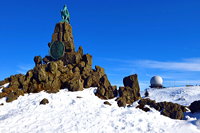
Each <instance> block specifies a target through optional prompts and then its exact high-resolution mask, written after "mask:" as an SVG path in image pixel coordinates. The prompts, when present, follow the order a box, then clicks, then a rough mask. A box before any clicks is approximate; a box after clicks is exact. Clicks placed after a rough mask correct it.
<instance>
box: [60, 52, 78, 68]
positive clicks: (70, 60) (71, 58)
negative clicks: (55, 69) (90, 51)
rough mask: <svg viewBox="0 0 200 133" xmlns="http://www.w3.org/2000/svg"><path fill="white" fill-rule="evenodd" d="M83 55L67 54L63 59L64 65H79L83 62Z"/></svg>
mask: <svg viewBox="0 0 200 133" xmlns="http://www.w3.org/2000/svg"><path fill="white" fill-rule="evenodd" d="M81 59H82V57H81V55H80V54H79V53H76V52H70V53H65V55H64V57H63V59H62V60H63V62H64V65H68V64H79V63H80V62H81Z"/></svg>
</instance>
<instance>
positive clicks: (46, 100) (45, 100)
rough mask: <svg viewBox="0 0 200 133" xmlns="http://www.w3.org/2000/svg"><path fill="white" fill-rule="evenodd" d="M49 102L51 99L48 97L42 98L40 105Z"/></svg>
mask: <svg viewBox="0 0 200 133" xmlns="http://www.w3.org/2000/svg"><path fill="white" fill-rule="evenodd" d="M48 103H49V100H48V99H46V98H44V99H42V101H41V102H40V105H41V104H42V105H45V104H48Z"/></svg>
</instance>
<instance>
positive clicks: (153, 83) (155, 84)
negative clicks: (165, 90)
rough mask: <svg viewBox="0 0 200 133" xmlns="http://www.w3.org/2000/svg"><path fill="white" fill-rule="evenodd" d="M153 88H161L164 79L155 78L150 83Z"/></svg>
mask: <svg viewBox="0 0 200 133" xmlns="http://www.w3.org/2000/svg"><path fill="white" fill-rule="evenodd" d="M150 83H151V85H153V86H160V85H162V84H163V79H162V77H160V76H153V77H152V78H151V81H150Z"/></svg>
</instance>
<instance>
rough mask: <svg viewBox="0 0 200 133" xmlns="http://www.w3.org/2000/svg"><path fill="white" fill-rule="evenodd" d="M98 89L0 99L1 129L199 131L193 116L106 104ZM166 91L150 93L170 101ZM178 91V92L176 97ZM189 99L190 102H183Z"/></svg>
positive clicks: (31, 132) (111, 132)
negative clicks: (8, 100) (178, 116)
mask: <svg viewBox="0 0 200 133" xmlns="http://www.w3.org/2000/svg"><path fill="white" fill-rule="evenodd" d="M95 90H96V88H90V89H85V90H84V91H79V92H69V91H68V90H67V89H64V90H61V91H60V92H58V93H56V94H48V93H45V92H40V93H37V94H26V95H25V96H20V97H19V99H18V100H15V101H13V102H12V103H6V102H5V98H3V99H0V103H4V105H3V106H0V132H1V133H3V132H6V133H11V132H14V133H15V132H16V133H19V132H29V133H35V132H38V133H44V132H45V133H46V132H48V133H53V132H54V133H55V132H59V133H60V132H70V133H71V132H72V133H73V132H80V133H84V132H87V133H96V132H97V133H114V132H115V133H118V132H123V133H129V132H134V133H148V132H149V133H175V132H176V133H183V132H188V133H198V132H199V133H200V129H198V126H199V124H198V123H199V122H198V120H196V119H195V118H191V117H192V116H188V117H187V118H186V120H173V119H170V118H168V117H165V116H162V115H160V113H159V112H158V111H156V110H154V109H151V111H150V112H147V113H146V112H144V111H142V110H140V109H136V108H135V106H137V103H134V104H133V105H132V106H131V107H126V108H119V107H118V106H117V103H116V101H114V99H113V100H108V101H109V102H110V103H111V104H112V105H111V106H109V105H105V104H104V100H101V99H99V98H98V97H96V96H95V95H94V91H95ZM175 90H179V89H178V88H176V89H175ZM180 90H181V88H180ZM163 91H164V90H162V91H161V90H151V91H150V97H151V98H152V99H158V100H160V101H162V98H163V100H168V101H170V100H171V99H168V98H172V97H170V96H163V97H161V96H160V97H158V95H161V94H162V93H164V92H163ZM168 91H169V93H172V92H173V90H172V88H171V90H170V89H169V90H167V89H166V92H168ZM159 92H160V93H159ZM196 93H197V92H196ZM198 93H199V94H200V91H198ZM172 94H173V93H172ZM178 94H179V93H175V96H174V97H176V95H178ZM166 95H167V94H166ZM170 95H171V94H170ZM188 95H190V93H188ZM184 96H185V95H184ZM186 96H187V95H186ZM188 97H189V96H188ZM43 98H47V99H48V100H49V104H47V105H39V103H40V101H41V100H42V99H43ZM186 100H187V98H186ZM186 103H187V104H188V103H189V102H185V103H183V104H186ZM194 117H195V116H194Z"/></svg>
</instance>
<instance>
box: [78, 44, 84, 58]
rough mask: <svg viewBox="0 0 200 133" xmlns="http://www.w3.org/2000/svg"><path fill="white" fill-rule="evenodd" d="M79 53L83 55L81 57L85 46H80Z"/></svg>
mask: <svg viewBox="0 0 200 133" xmlns="http://www.w3.org/2000/svg"><path fill="white" fill-rule="evenodd" d="M78 53H79V54H80V55H81V57H82V56H83V48H82V47H81V46H80V47H79V48H78Z"/></svg>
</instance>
